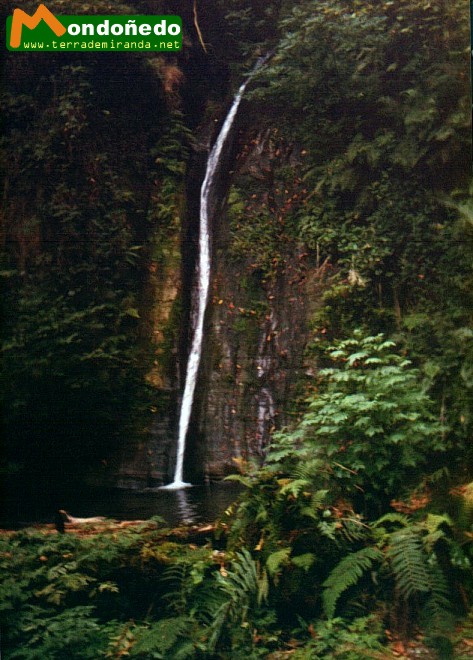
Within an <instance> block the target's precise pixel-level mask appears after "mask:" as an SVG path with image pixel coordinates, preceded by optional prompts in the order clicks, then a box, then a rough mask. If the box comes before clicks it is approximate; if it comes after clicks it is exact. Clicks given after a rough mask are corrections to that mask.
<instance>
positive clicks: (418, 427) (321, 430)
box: [289, 331, 447, 499]
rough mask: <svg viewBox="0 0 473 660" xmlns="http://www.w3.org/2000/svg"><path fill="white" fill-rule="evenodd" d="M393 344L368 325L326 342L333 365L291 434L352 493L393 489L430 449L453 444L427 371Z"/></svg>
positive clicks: (410, 474)
mask: <svg viewBox="0 0 473 660" xmlns="http://www.w3.org/2000/svg"><path fill="white" fill-rule="evenodd" d="M394 349H395V344H394V343H393V342H392V341H389V340H386V339H385V338H384V337H383V335H381V334H380V335H377V336H371V337H365V336H363V333H362V332H361V331H357V332H355V334H354V335H353V336H352V337H351V338H350V339H347V340H343V341H338V342H335V343H334V345H332V346H330V345H329V346H327V347H324V351H323V356H326V357H327V358H329V359H330V360H331V361H332V362H333V363H334V367H331V368H327V369H323V370H321V371H320V374H319V376H320V379H319V389H318V391H317V393H316V395H315V396H313V397H312V398H311V399H310V402H309V407H308V410H307V412H306V413H305V414H304V416H303V418H302V420H301V422H300V424H299V426H298V428H297V429H296V431H295V432H294V434H290V435H289V438H291V437H292V439H293V442H300V441H301V440H302V441H303V443H304V444H303V451H304V453H305V455H306V457H307V458H309V457H312V458H315V459H318V460H321V461H323V462H324V463H326V469H328V470H329V471H330V472H331V474H332V475H333V478H334V479H335V481H336V482H338V483H339V484H340V487H341V488H343V489H344V492H346V493H350V494H351V495H352V496H354V495H356V494H357V492H358V493H363V494H364V497H365V498H368V499H370V498H373V497H374V496H375V495H374V494H375V493H376V497H379V496H380V495H381V496H382V495H384V496H387V497H393V496H394V495H395V494H396V493H398V492H399V490H400V489H402V488H403V487H404V486H405V485H407V484H408V483H409V481H411V480H412V479H413V478H414V479H415V477H416V476H417V475H418V474H419V472H420V471H421V470H422V469H423V467H424V466H425V465H426V461H427V456H428V455H429V456H430V455H431V454H432V452H435V451H445V449H447V445H446V442H445V433H442V427H441V425H440V424H439V423H438V422H437V421H436V420H435V417H434V415H433V414H432V413H431V408H432V404H431V402H430V400H429V398H428V396H427V395H426V393H425V392H424V390H423V387H422V383H421V377H420V372H419V371H418V370H417V369H416V368H414V366H413V365H412V363H411V362H410V361H409V360H408V359H406V358H405V357H404V356H403V355H401V354H399V353H398V352H395V350H394Z"/></svg>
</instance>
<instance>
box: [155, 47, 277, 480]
mask: <svg viewBox="0 0 473 660" xmlns="http://www.w3.org/2000/svg"><path fill="white" fill-rule="evenodd" d="M267 59H268V57H265V58H261V59H260V60H258V62H257V64H256V67H255V69H254V70H253V71H256V69H258V68H259V67H260V66H262V64H264V63H265V62H266V61H267ZM248 81H249V78H248V79H247V80H246V81H245V82H244V83H243V84H242V85H241V87H240V89H239V90H238V92H237V94H236V96H235V98H234V99H233V103H232V106H231V108H230V110H229V112H228V115H227V116H226V118H225V121H224V123H223V126H222V128H221V130H220V133H219V135H218V137H217V140H216V142H215V144H214V146H213V147H212V150H211V152H210V154H209V157H208V160H207V168H206V171H205V177H204V181H203V183H202V187H201V190H200V226H199V258H198V264H197V270H198V281H197V287H196V289H197V299H198V307H197V318H196V321H195V325H194V336H193V338H192V345H191V351H190V354H189V360H188V362H187V372H186V380H185V385H184V394H183V397H182V404H181V412H180V417H179V434H178V441H177V459H176V468H175V471H174V478H173V481H172V483H170V484H168V485H167V486H163V488H164V489H167V490H177V489H179V488H187V487H189V486H191V484H189V483H186V482H185V481H184V455H185V450H186V436H187V431H188V429H189V421H190V416H191V412H192V404H193V400H194V392H195V386H196V383H197V375H198V371H199V364H200V358H201V354H202V341H203V336H204V318H205V310H206V308H207V299H208V294H209V286H210V259H211V257H210V209H211V204H210V202H211V199H212V192H213V190H214V182H215V177H216V174H217V172H218V168H219V164H220V158H221V155H222V152H223V148H224V146H225V143H226V141H227V137H228V135H229V133H230V131H231V128H232V126H233V122H234V120H235V117H236V114H237V110H238V106H239V105H240V101H241V99H242V96H243V93H244V91H245V88H246V85H247V84H248Z"/></svg>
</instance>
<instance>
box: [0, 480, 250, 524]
mask: <svg viewBox="0 0 473 660" xmlns="http://www.w3.org/2000/svg"><path fill="white" fill-rule="evenodd" d="M240 492H241V487H239V486H238V484H234V483H225V482H221V483H215V484H209V485H205V486H192V487H190V488H184V489H180V490H159V489H157V488H149V489H146V490H122V489H113V490H107V491H94V492H86V491H84V492H82V493H80V494H78V493H75V494H73V495H64V496H63V497H62V498H61V497H60V496H57V495H56V496H55V497H54V500H52V499H51V498H50V497H46V498H43V500H42V498H41V497H35V498H32V499H30V498H28V499H27V500H26V499H24V498H22V497H21V496H15V495H13V494H12V493H7V494H6V496H5V497H4V498H3V510H2V511H1V514H0V528H3V529H18V528H22V527H25V526H28V525H34V524H45V523H52V522H53V521H54V515H55V512H56V511H57V510H58V509H64V510H65V511H67V512H68V513H69V514H71V515H72V516H76V517H81V518H86V517H91V516H105V517H107V518H113V519H115V520H147V519H149V518H151V517H153V516H161V517H162V518H163V519H164V520H165V522H166V523H167V524H168V525H171V526H177V525H180V524H188V525H190V524H202V523H206V522H212V521H214V520H216V519H217V518H218V517H219V516H221V515H222V514H223V513H224V512H225V510H226V509H227V508H228V507H229V506H230V505H231V504H232V503H233V502H234V501H235V500H236V499H237V497H238V495H239V493H240Z"/></svg>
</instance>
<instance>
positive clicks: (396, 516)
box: [371, 511, 410, 528]
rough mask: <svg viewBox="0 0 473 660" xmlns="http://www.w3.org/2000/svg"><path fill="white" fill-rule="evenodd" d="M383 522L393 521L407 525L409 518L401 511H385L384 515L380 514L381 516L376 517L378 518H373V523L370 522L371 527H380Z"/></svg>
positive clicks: (403, 525)
mask: <svg viewBox="0 0 473 660" xmlns="http://www.w3.org/2000/svg"><path fill="white" fill-rule="evenodd" d="M385 523H394V524H399V525H401V526H402V527H407V526H408V525H409V524H410V521H409V518H408V517H407V516H405V515H403V514H402V513H394V511H393V512H392V513H386V514H385V515H384V516H381V518H378V520H375V521H374V523H372V525H371V526H372V527H375V528H376V527H382V526H384V524H385Z"/></svg>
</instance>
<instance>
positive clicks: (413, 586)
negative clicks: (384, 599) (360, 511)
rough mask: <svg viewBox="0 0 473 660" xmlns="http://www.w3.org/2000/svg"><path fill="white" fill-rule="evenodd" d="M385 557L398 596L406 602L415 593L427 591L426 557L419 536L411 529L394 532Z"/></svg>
mask: <svg viewBox="0 0 473 660" xmlns="http://www.w3.org/2000/svg"><path fill="white" fill-rule="evenodd" d="M390 540H391V545H390V547H389V548H388V551H387V556H388V558H389V560H390V562H391V568H392V572H393V574H394V578H395V581H396V587H397V589H398V591H399V594H400V595H401V597H402V598H404V599H405V600H408V599H409V598H410V597H411V596H413V595H414V594H416V593H426V592H428V591H429V588H430V587H429V571H428V565H427V556H426V554H425V552H424V550H423V547H422V541H421V539H420V538H419V535H418V534H417V533H416V531H415V530H413V529H412V528H407V529H402V530H400V531H398V532H394V533H393V534H391V537H390Z"/></svg>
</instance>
